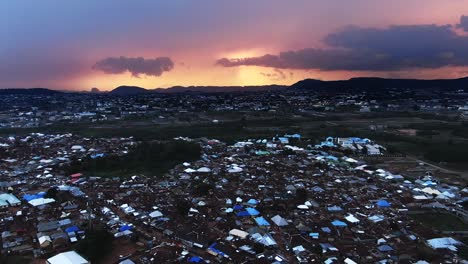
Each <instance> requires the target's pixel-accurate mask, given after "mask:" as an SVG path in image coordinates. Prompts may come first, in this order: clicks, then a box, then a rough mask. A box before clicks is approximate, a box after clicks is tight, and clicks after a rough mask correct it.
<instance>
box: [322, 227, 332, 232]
mask: <svg viewBox="0 0 468 264" xmlns="http://www.w3.org/2000/svg"><path fill="white" fill-rule="evenodd" d="M322 231H323V232H325V233H330V232H331V229H330V228H329V227H322Z"/></svg>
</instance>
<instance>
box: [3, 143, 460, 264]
mask: <svg viewBox="0 0 468 264" xmlns="http://www.w3.org/2000/svg"><path fill="white" fill-rule="evenodd" d="M293 139H294V140H293ZM178 140H188V141H196V142H198V143H199V144H200V145H201V147H202V153H201V156H200V159H199V160H198V161H195V162H191V163H189V162H185V163H183V164H180V165H177V166H176V167H174V168H173V169H171V170H170V171H169V172H168V173H166V174H165V175H164V177H159V178H158V177H150V176H148V175H135V176H132V177H129V178H119V177H118V176H119V175H109V176H110V177H104V178H101V177H94V176H93V175H83V174H81V172H80V171H76V172H74V173H72V174H65V173H64V171H63V169H62V168H63V166H64V164H67V163H69V162H71V160H79V159H83V158H85V157H91V156H92V157H94V158H100V157H102V156H105V155H124V154H127V153H128V152H129V151H131V146H132V145H134V144H135V142H134V141H133V139H132V138H118V139H91V138H80V137H77V136H74V135H70V134H64V135H45V134H31V135H29V136H26V137H21V138H20V137H13V138H12V137H8V138H1V139H0V149H1V151H2V152H0V158H1V160H2V162H1V163H0V190H1V191H0V215H1V216H0V219H1V220H0V226H1V230H2V239H1V244H2V249H1V250H2V254H3V255H32V256H34V257H35V258H37V259H44V260H47V261H48V262H49V263H51V264H55V263H58V262H54V261H55V260H57V259H62V260H63V259H67V258H68V259H76V261H78V262H73V261H71V262H70V263H87V261H88V260H86V256H80V254H79V253H76V252H75V250H76V245H78V244H79V243H80V241H82V240H84V239H86V235H87V232H91V231H90V230H92V229H90V226H101V227H103V228H104V229H105V230H106V231H107V232H109V233H110V234H111V235H112V237H113V240H114V242H115V243H116V244H115V245H116V246H118V245H119V244H118V243H119V242H122V243H127V244H132V245H134V247H132V250H131V251H130V252H128V254H125V255H124V256H115V262H116V263H119V262H120V263H125V264H129V263H162V262H177V261H179V262H188V263H206V262H210V263H217V262H225V263H348V264H352V263H460V262H461V261H462V260H461V258H460V257H459V256H458V254H457V251H458V249H460V248H461V247H464V246H465V245H463V243H461V242H460V239H459V237H457V236H456V235H447V234H442V233H440V232H438V231H436V230H433V229H431V228H428V227H426V226H422V225H421V224H420V223H418V222H416V221H414V220H412V218H411V217H410V214H411V211H412V210H414V209H417V210H422V209H425V208H426V209H428V210H431V209H433V208H435V207H437V208H438V209H440V210H445V211H447V212H452V213H453V212H455V210H457V211H459V212H460V213H463V209H461V208H460V207H459V206H458V204H457V203H458V202H459V201H466V199H467V197H468V189H467V188H463V187H458V186H449V185H447V184H443V183H439V182H438V181H437V179H436V178H435V177H432V176H431V175H424V176H423V177H421V179H418V180H415V181H411V180H408V179H406V178H405V177H404V175H403V176H402V175H395V174H392V173H391V172H389V171H386V170H383V169H379V168H375V167H373V166H370V165H367V164H365V163H364V162H362V161H359V160H358V159H355V158H352V157H350V156H347V155H345V152H344V151H343V152H340V149H339V148H333V152H331V151H329V149H328V148H323V146H322V145H319V146H308V147H298V146H297V145H294V144H293V142H295V141H296V140H300V135H297V134H293V135H285V136H283V137H275V138H272V139H250V140H245V141H241V142H236V143H235V144H232V145H228V144H225V143H223V142H221V141H218V140H214V139H197V140H192V139H188V138H179V139H178ZM327 142H328V143H327ZM329 143H330V144H340V145H341V146H348V147H354V146H355V145H357V146H360V145H362V144H363V145H364V146H366V145H374V143H372V141H370V140H369V141H367V140H364V139H359V140H358V139H357V138H347V139H331V140H328V139H327V140H325V143H323V144H325V145H326V144H329ZM88 234H89V233H88Z"/></svg>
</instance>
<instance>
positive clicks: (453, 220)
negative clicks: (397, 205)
mask: <svg viewBox="0 0 468 264" xmlns="http://www.w3.org/2000/svg"><path fill="white" fill-rule="evenodd" d="M411 217H412V218H413V219H414V220H416V221H418V222H420V223H422V224H423V225H425V226H428V227H432V228H435V229H437V230H439V231H468V224H467V223H465V222H463V221H462V220H461V219H460V218H458V217H456V216H454V215H451V214H447V213H432V212H428V213H424V214H414V215H411Z"/></svg>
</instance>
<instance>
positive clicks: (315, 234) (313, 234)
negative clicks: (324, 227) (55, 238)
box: [309, 233, 319, 238]
mask: <svg viewBox="0 0 468 264" xmlns="http://www.w3.org/2000/svg"><path fill="white" fill-rule="evenodd" d="M309 236H310V237H313V238H318V237H319V233H309Z"/></svg>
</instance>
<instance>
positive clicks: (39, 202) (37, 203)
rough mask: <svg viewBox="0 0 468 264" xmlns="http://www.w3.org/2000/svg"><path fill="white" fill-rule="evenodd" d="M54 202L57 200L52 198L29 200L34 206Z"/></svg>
mask: <svg viewBox="0 0 468 264" xmlns="http://www.w3.org/2000/svg"><path fill="white" fill-rule="evenodd" d="M53 202H55V200H54V199H52V198H38V199H34V200H31V201H29V204H30V205H32V206H39V205H44V204H48V203H53Z"/></svg>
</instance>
